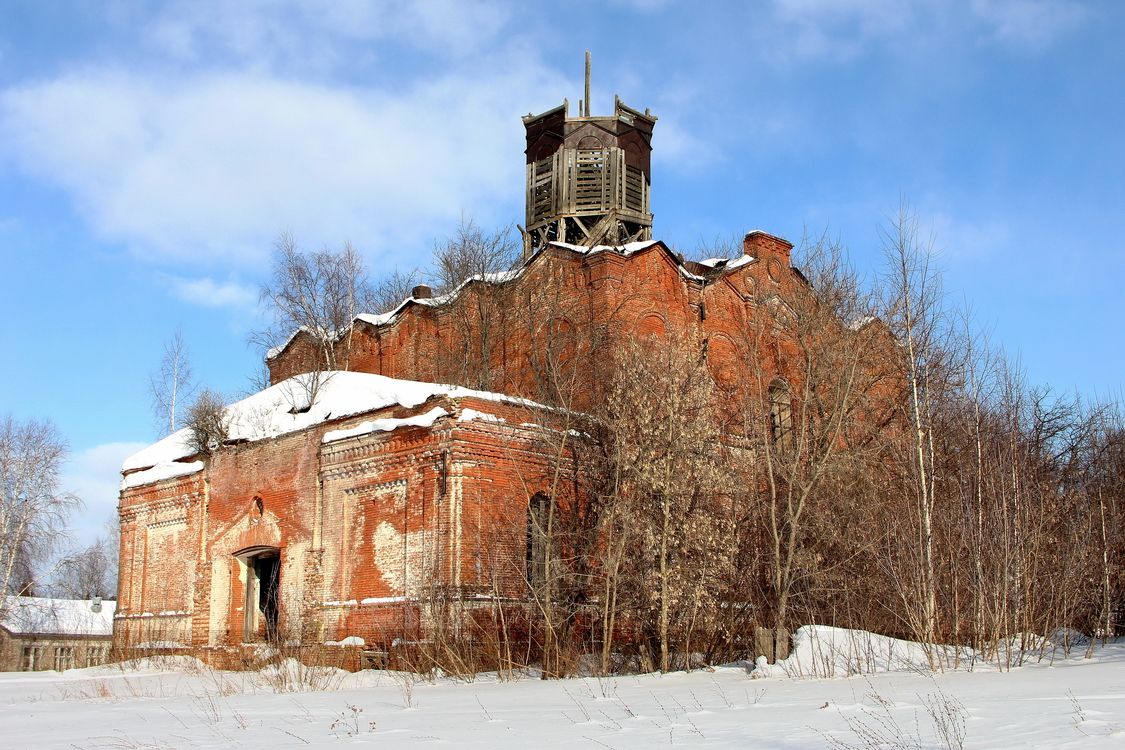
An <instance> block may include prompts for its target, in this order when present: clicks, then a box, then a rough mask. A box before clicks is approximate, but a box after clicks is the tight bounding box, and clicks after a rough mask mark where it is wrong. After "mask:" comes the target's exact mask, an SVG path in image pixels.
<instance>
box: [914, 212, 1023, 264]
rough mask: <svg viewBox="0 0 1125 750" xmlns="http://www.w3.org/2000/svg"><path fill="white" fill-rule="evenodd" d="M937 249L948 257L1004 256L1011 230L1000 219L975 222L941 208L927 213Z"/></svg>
mask: <svg viewBox="0 0 1125 750" xmlns="http://www.w3.org/2000/svg"><path fill="white" fill-rule="evenodd" d="M930 216H931V219H930V222H931V230H932V232H933V237H934V242H935V245H936V247H937V249H938V250H939V251H940V252H941V253H942V255H943V256H945V257H947V258H949V259H951V260H980V259H984V258H989V257H997V256H1003V255H1004V254H1006V252H1007V250H1008V249H1009V244H1010V242H1011V240H1012V232H1011V229H1010V228H1009V227H1008V226H1007V225H1006V224H1004V223H1002V222H999V221H995V220H993V221H982V222H976V221H972V220H969V219H965V218H962V217H957V216H954V215H952V214H950V213H947V212H943V211H936V212H933V213H932V214H930Z"/></svg>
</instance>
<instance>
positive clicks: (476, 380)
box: [428, 218, 519, 390]
mask: <svg viewBox="0 0 1125 750" xmlns="http://www.w3.org/2000/svg"><path fill="white" fill-rule="evenodd" d="M518 262H519V243H518V242H517V241H516V240H515V239H514V238H513V235H512V230H511V228H510V227H508V228H504V229H499V230H496V231H485V230H483V229H481V228H480V227H478V226H477V225H476V224H475V223H474V222H473V221H472V220H471V219H464V218H462V220H461V223H460V224H459V225H458V227H457V230H456V231H455V232H454V234H453V236H452V237H450V238H449V239H447V240H445V241H444V242H441V243H438V244H436V245H435V246H434V256H433V264H432V267H431V269H430V272H429V274H428V278H429V280H430V283H431V285H432V286H433V287H434V288H435V291H437V292H438V293H440V294H449V293H452V292H454V291H457V290H461V291H460V293H462V294H464V295H466V299H465V300H464V302H463V303H462V309H463V310H464V311H465V314H464V315H461V316H458V317H457V318H456V319H455V320H454V321H453V328H452V330H451V331H450V335H449V336H448V337H447V338H446V339H445V340H443V341H442V346H443V347H444V350H443V351H441V352H440V359H441V360H442V361H441V362H439V363H438V369H439V371H440V373H441V376H442V377H443V379H445V380H447V381H448V382H451V383H456V384H458V385H465V386H469V387H471V388H482V389H485V390H497V389H499V388H500V387H501V385H502V384H500V383H497V382H494V381H495V380H496V377H497V373H496V372H494V371H493V368H492V359H493V356H492V355H493V349H494V347H496V346H497V345H499V343H500V342H501V341H502V340H503V339H504V337H505V336H506V333H507V332H508V331H509V330H511V328H512V326H513V311H512V310H511V309H510V308H509V305H507V304H505V299H504V295H502V294H498V293H495V292H494V291H492V290H487V291H482V290H481V289H480V288H479V287H478V288H474V287H473V286H472V284H473V283H474V282H476V283H480V284H495V283H498V282H503V281H505V280H506V279H507V278H508V276H507V274H508V272H510V271H511V270H512V268H513V267H514V266H515V265H516V264H517V263H518Z"/></svg>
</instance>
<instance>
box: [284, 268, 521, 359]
mask: <svg viewBox="0 0 1125 750" xmlns="http://www.w3.org/2000/svg"><path fill="white" fill-rule="evenodd" d="M526 268H527V266H526V265H524V266H521V267H520V268H514V269H512V270H510V271H496V272H494V273H482V274H476V275H475V276H470V277H469V278H467V279H465V280H464V281H462V282H461V283H460V284H458V285H457V286H456V287H454V288H453V289H452V290H450V291H448V292H446V293H445V294H439V295H438V296H437V297H415V296H413V295H411V296H409V297H407V298H406V299H404V300H403V301H402V302H399V303H398V304H397V305H395V307H394V309H392V310H389V311H387V312H385V313H379V314H378V315H375V314H372V313H359V314H358V315H356V316H355V317H354V318H353V319H352V325H355V321H357V320H358V321H361V322H364V323H368V324H370V325H373V326H375V327H378V326H381V325H385V324H387V323H390V322H391V321H392V320H394V319H395V318H396V317H397V316H398V314H399V313H400V312H402V310H403V309H404V308H405V307H406V306H407V305H412V304H413V305H422V306H423V307H440V306H441V305H444V304H446V303H448V302H451V301H453V300H454V299H456V298H457V296H458V295H459V294H461V292H462V291H463V290H464V289H465V287H467V286H468V285H469V284H472V283H473V282H476V281H483V282H484V283H486V284H504V283H507V282H509V281H512V280H513V279H517V278H519V277H520V276H521V275H522V274H523V272H524V270H526ZM350 327H351V326H348V327H346V328H343V329H342V330H339V331H333V332H332V339H333V340H336V339H339V338H340V337H341V336H343V335H344V334H345V333H347V331H348V328H350ZM302 332H309V328H308V326H301V327H300V328H298V329H297V330H295V331H293V333H291V334H289V338H287V339H286V340H285V342H284V343H282V344H280V345H278V346H275V347H273V348H272V349H270V350H269V351H267V352H266V359H273V358H275V357H276V356H277V355H279V354H281V353H282V352H283V351H285V347H287V346H289V344H291V343H293V339H295V338H297V336H298V335H299V334H301V333H302Z"/></svg>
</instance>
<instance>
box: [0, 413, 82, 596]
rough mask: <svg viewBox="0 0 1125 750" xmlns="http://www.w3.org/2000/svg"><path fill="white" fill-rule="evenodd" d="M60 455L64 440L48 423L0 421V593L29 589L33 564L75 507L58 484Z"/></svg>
mask: <svg viewBox="0 0 1125 750" xmlns="http://www.w3.org/2000/svg"><path fill="white" fill-rule="evenodd" d="M65 458H66V442H65V441H64V440H63V439H62V437H61V436H60V435H59V433H58V430H57V429H55V426H54V425H52V424H51V423H50V422H46V421H39V420H29V421H27V422H20V421H17V420H15V419H14V418H12V417H11V416H7V417H4V418H3V420H0V593H3V594H18V593H21V592H24V591H27V590H29V589H30V587H31V585H32V584H33V583H34V572H33V571H34V568H35V566H36V565H38V564H39V563H42V562H43V561H44V560H45V559H47V558H48V557H49V556H50V554H51V553H52V552H53V551H54V550H55V549H56V548H57V546H58V543H59V542H60V540H61V539H62V538H63V535H64V528H65V523H66V519H67V517H68V516H69V515H70V513H71V511H72V510H74V509H75V508H76V507H78V506H79V505H80V501H79V500H78V498H77V497H75V496H74V495H72V494H70V493H68V492H64V491H63V490H62V489H61V488H60V486H59V472H60V471H61V469H62V464H63V461H64V459H65ZM21 568H22V569H23V570H22V571H21ZM21 572H22V575H21V574H20V573H21Z"/></svg>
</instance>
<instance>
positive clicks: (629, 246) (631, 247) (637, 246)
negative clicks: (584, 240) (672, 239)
mask: <svg viewBox="0 0 1125 750" xmlns="http://www.w3.org/2000/svg"><path fill="white" fill-rule="evenodd" d="M658 242H660V240H642V241H640V242H626V243H625V244H624V245H594V246H592V247H591V246H588V245H572V244H570V243H569V242H558V241H554V242H551V243H550V244H551V245H553V246H555V247H561V248H564V249H566V250H573V251H574V252H576V253H583V254H586V255H593V254H594V253H602V252H605V251H607V250H611V251H613V252H616V253H621V254H622V255H632V254H633V253H639V252H640V251H641V250H645V249H647V248H650V247H652V246H653V245H655V244H657V243H658Z"/></svg>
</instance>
